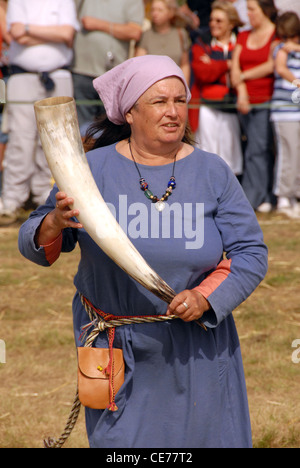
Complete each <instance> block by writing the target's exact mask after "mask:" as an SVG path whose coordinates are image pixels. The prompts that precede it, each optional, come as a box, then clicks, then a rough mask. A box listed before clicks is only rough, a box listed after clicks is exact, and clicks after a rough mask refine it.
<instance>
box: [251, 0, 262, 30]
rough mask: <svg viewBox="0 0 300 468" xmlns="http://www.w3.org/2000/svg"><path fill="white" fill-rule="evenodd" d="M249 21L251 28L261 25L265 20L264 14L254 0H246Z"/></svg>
mask: <svg viewBox="0 0 300 468" xmlns="http://www.w3.org/2000/svg"><path fill="white" fill-rule="evenodd" d="M247 9H248V17H249V22H250V24H251V26H252V27H253V28H256V27H258V26H260V25H261V23H262V22H263V21H264V20H265V18H266V17H265V14H264V12H263V10H262V9H261V7H260V6H259V4H258V3H257V1H256V0H247Z"/></svg>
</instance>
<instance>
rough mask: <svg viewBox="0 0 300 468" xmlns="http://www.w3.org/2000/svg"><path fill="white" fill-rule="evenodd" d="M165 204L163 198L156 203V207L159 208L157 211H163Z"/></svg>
mask: <svg viewBox="0 0 300 468" xmlns="http://www.w3.org/2000/svg"><path fill="white" fill-rule="evenodd" d="M165 206H166V204H165V202H164V201H161V200H159V201H158V202H156V203H155V208H156V209H157V211H163V210H164V209H165Z"/></svg>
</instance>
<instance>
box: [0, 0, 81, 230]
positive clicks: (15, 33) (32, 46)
mask: <svg viewBox="0 0 300 468" xmlns="http://www.w3.org/2000/svg"><path fill="white" fill-rule="evenodd" d="M7 22H8V30H9V31H10V34H11V36H12V42H11V45H10V67H11V71H12V75H11V76H10V78H9V80H8V84H7V100H8V104H7V116H8V134H9V139H8V143H7V147H6V152H5V159H4V164H5V166H4V173H3V189H2V197H1V199H0V223H1V224H7V223H11V222H13V221H15V219H16V218H17V216H18V210H19V209H20V208H21V207H22V206H23V204H24V203H25V202H26V201H27V200H28V198H29V195H30V192H31V194H32V199H33V202H34V203H35V204H40V203H44V202H45V200H46V198H47V196H48V194H49V190H50V188H51V174H50V170H49V168H48V164H47V162H46V159H45V156H44V152H43V150H42V147H41V144H40V140H39V137H38V131H37V126H36V120H35V115H34V109H33V105H32V102H34V101H36V100H39V99H43V98H46V97H50V96H58V95H69V96H70V95H71V96H72V95H73V87H72V77H71V73H70V72H69V71H68V70H66V69H65V68H66V67H68V66H69V65H70V63H71V60H72V57H73V51H72V45H73V38H74V34H75V31H76V28H77V18H76V10H75V4H74V2H73V0H43V2H41V1H40V0H9V2H8V10H7ZM13 101H14V102H13ZM24 101H25V102H24ZM26 102H27V103H28V104H26Z"/></svg>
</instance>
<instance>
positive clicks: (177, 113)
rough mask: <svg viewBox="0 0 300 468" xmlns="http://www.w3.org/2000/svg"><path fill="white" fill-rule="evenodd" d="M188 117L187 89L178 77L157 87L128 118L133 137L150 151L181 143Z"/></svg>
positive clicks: (154, 87) (142, 98)
mask: <svg viewBox="0 0 300 468" xmlns="http://www.w3.org/2000/svg"><path fill="white" fill-rule="evenodd" d="M187 117H188V106H187V100H186V89H185V86H184V84H183V82H182V81H181V80H180V79H179V78H176V77H170V78H165V79H163V80H161V81H158V82H157V83H155V84H154V85H153V86H151V87H150V88H149V89H148V90H147V91H146V92H145V93H144V94H143V95H142V96H141V97H140V98H139V100H138V101H137V103H136V105H135V106H134V107H133V108H132V109H131V110H130V111H129V112H128V113H127V114H126V120H127V122H128V123H129V124H130V126H131V131H132V135H133V137H135V135H136V137H138V138H139V139H143V141H144V144H145V146H148V147H149V146H153V144H154V145H157V143H160V144H169V143H175V144H176V143H179V142H181V140H182V138H183V136H184V133H185V128H186V123H187Z"/></svg>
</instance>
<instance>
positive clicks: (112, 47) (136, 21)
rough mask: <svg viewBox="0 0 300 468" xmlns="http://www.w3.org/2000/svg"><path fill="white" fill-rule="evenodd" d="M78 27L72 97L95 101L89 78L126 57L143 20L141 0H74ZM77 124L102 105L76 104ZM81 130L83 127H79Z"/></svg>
mask: <svg viewBox="0 0 300 468" xmlns="http://www.w3.org/2000/svg"><path fill="white" fill-rule="evenodd" d="M76 3H77V8H78V17H79V19H80V22H81V25H82V28H81V31H80V32H79V33H78V34H77V35H76V38H75V42H74V65H73V69H72V71H73V82H74V94H75V98H76V100H79V101H80V100H84V101H86V100H91V101H93V100H97V101H99V97H98V95H97V93H96V92H95V90H94V88H93V84H92V82H93V80H94V79H95V78H96V77H98V76H100V75H102V74H103V73H105V72H106V71H107V70H109V69H110V68H112V67H114V66H116V65H118V64H120V63H122V62H123V61H124V60H126V59H127V58H128V55H129V47H130V41H131V40H135V41H138V40H139V39H140V37H141V34H142V25H143V20H144V2H143V0H110V1H109V2H102V1H99V0H76ZM77 111H78V119H79V125H80V127H82V126H84V125H86V124H89V123H90V122H91V121H93V120H94V118H95V117H96V116H97V115H98V114H99V113H101V112H104V108H103V107H102V106H99V104H96V105H78V106H77ZM83 131H84V130H83Z"/></svg>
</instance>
